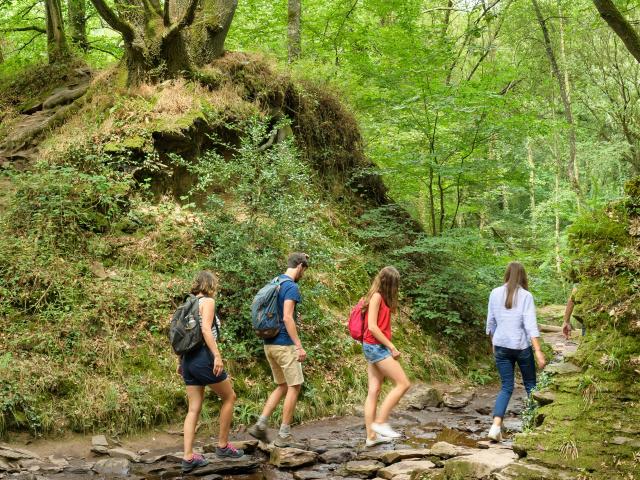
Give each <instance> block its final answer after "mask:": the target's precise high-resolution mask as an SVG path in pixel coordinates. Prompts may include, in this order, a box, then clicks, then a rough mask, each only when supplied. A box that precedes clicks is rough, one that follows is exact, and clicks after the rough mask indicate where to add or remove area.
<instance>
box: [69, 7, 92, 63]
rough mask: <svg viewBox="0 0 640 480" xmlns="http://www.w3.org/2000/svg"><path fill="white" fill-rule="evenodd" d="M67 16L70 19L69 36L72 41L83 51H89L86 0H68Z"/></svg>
mask: <svg viewBox="0 0 640 480" xmlns="http://www.w3.org/2000/svg"><path fill="white" fill-rule="evenodd" d="M67 18H68V20H69V37H70V38H71V43H73V44H74V45H75V46H76V47H78V48H79V49H81V50H82V51H85V52H86V51H87V49H88V47H89V44H88V42H87V8H86V0H69V1H68V2H67Z"/></svg>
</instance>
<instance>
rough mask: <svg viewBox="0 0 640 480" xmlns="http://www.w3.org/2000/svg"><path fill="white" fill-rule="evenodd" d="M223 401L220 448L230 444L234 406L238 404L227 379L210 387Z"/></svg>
mask: <svg viewBox="0 0 640 480" xmlns="http://www.w3.org/2000/svg"><path fill="white" fill-rule="evenodd" d="M209 388H210V389H211V390H213V391H214V392H215V393H216V394H217V395H218V396H219V397H220V400H222V406H221V407H220V433H219V434H218V446H219V447H220V448H224V447H226V446H227V444H228V443H229V430H230V429H231V420H232V419H233V405H234V404H235V403H236V398H237V397H236V392H234V391H233V386H232V385H231V382H230V381H229V379H228V378H227V379H226V380H224V381H222V382H220V383H215V384H213V385H209Z"/></svg>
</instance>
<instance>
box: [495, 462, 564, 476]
mask: <svg viewBox="0 0 640 480" xmlns="http://www.w3.org/2000/svg"><path fill="white" fill-rule="evenodd" d="M574 478H576V477H575V474H574V473H569V472H566V471H563V470H552V469H549V468H546V467H543V466H542V465H535V464H532V463H525V462H520V461H518V462H514V463H512V464H511V465H509V466H508V467H506V468H504V469H503V470H500V471H499V472H495V473H493V474H492V475H491V479H492V480H571V479H574Z"/></svg>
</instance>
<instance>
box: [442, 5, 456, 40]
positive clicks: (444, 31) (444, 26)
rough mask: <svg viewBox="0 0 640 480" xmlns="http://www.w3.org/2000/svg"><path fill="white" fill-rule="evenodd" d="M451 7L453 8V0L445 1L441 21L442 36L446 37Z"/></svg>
mask: <svg viewBox="0 0 640 480" xmlns="http://www.w3.org/2000/svg"><path fill="white" fill-rule="evenodd" d="M451 9H453V0H448V1H447V8H446V10H445V11H444V21H443V22H442V38H443V39H444V38H446V36H447V30H449V23H451Z"/></svg>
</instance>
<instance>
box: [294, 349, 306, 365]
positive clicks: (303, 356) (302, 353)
mask: <svg viewBox="0 0 640 480" xmlns="http://www.w3.org/2000/svg"><path fill="white" fill-rule="evenodd" d="M296 351H297V352H298V361H299V362H304V361H305V359H306V358H307V352H305V351H304V348H302V347H298V348H296Z"/></svg>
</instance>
